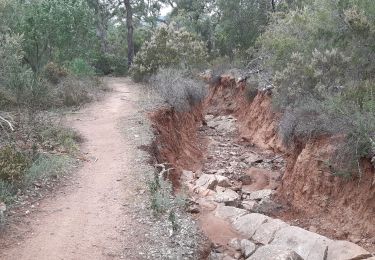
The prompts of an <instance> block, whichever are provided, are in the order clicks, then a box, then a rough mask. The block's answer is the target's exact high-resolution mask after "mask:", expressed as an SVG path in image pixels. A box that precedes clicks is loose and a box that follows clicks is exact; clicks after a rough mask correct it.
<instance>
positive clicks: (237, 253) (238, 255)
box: [233, 252, 242, 260]
mask: <svg viewBox="0 0 375 260" xmlns="http://www.w3.org/2000/svg"><path fill="white" fill-rule="evenodd" d="M233 257H234V259H237V260H238V259H241V257H242V254H241V253H240V252H236V253H235V254H234V255H233Z"/></svg>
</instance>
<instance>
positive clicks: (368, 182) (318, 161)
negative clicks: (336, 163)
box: [205, 76, 375, 248]
mask: <svg viewBox="0 0 375 260" xmlns="http://www.w3.org/2000/svg"><path fill="white" fill-rule="evenodd" d="M210 93H211V94H210V96H209V98H208V99H207V102H206V104H205V105H206V107H207V111H208V112H209V113H212V114H228V113H231V114H233V115H235V116H236V117H237V119H238V127H239V132H240V135H241V137H242V138H243V139H245V140H247V141H249V142H251V143H253V144H255V145H256V146H258V147H260V148H263V149H268V150H272V151H274V152H277V153H282V154H283V155H284V157H285V159H286V160H287V167H286V171H285V173H284V176H283V179H282V184H281V186H280V187H279V188H278V190H277V198H278V200H279V201H280V202H281V203H282V204H284V205H287V206H288V210H287V211H285V212H283V213H281V215H279V216H278V217H281V218H283V219H285V220H289V221H295V222H296V224H298V225H300V226H304V227H305V228H314V229H317V231H318V232H319V233H321V234H323V235H327V236H329V237H333V238H337V239H349V240H352V241H355V242H358V241H359V240H361V241H362V243H361V244H362V245H363V246H365V247H370V248H373V247H374V244H373V243H374V242H375V241H372V240H374V239H375V185H373V181H374V179H375V170H374V167H372V165H371V164H370V162H369V161H366V160H364V161H363V162H362V165H363V167H362V172H363V175H362V177H361V178H354V179H350V180H347V179H344V178H342V177H338V176H334V175H332V174H331V172H330V171H329V169H327V167H326V166H325V164H324V163H323V162H324V161H328V160H329V159H330V157H331V156H332V151H334V148H335V145H337V144H338V143H339V138H338V137H322V138H319V139H313V140H310V141H308V142H307V143H302V144H296V145H294V147H292V148H287V147H285V146H284V145H283V144H282V141H281V138H280V137H279V136H278V134H277V127H278V122H279V119H280V114H277V113H275V112H273V109H272V104H271V101H272V95H271V94H270V93H267V92H259V93H258V95H257V96H256V97H255V98H254V100H253V101H252V102H250V101H248V99H247V98H246V91H245V88H244V85H243V84H238V85H236V84H235V80H234V78H232V77H230V76H226V77H223V78H222V83H221V84H220V85H218V86H213V87H211V91H210ZM368 241H371V242H372V243H371V242H368Z"/></svg>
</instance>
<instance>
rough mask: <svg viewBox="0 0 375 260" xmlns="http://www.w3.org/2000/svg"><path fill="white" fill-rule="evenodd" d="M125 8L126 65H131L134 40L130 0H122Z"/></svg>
mask: <svg viewBox="0 0 375 260" xmlns="http://www.w3.org/2000/svg"><path fill="white" fill-rule="evenodd" d="M124 4H125V8H126V27H127V29H128V66H129V67H130V65H132V63H133V58H134V40H133V32H134V27H133V9H132V6H131V4H130V0H124Z"/></svg>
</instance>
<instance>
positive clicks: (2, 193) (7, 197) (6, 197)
mask: <svg viewBox="0 0 375 260" xmlns="http://www.w3.org/2000/svg"><path fill="white" fill-rule="evenodd" d="M16 193H17V189H16V188H15V187H14V185H13V184H11V183H9V182H7V181H3V180H0V202H1V201H2V202H4V203H6V204H8V203H11V202H13V201H14V196H15V194H16Z"/></svg>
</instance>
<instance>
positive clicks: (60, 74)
mask: <svg viewBox="0 0 375 260" xmlns="http://www.w3.org/2000/svg"><path fill="white" fill-rule="evenodd" d="M43 75H44V77H45V78H46V79H47V80H48V81H49V82H51V83H53V84H57V83H59V82H60V80H61V79H62V78H64V77H66V76H68V71H67V70H66V69H65V68H63V67H61V66H59V65H57V64H56V63H53V62H49V63H47V65H46V66H45V67H44V72H43Z"/></svg>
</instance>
